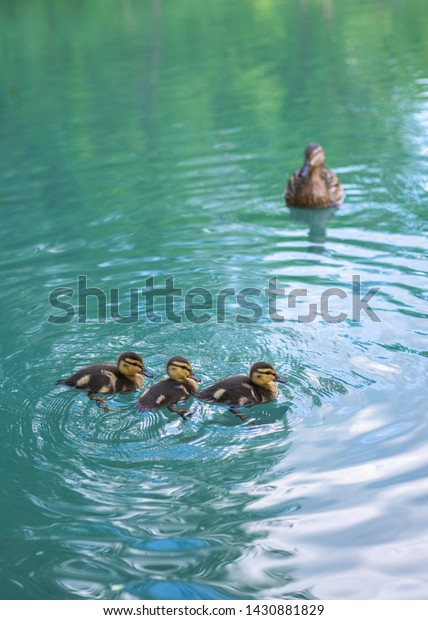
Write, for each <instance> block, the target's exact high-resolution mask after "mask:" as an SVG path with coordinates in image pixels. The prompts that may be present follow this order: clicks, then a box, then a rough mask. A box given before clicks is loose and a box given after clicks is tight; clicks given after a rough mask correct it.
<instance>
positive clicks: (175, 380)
mask: <svg viewBox="0 0 428 620" xmlns="http://www.w3.org/2000/svg"><path fill="white" fill-rule="evenodd" d="M166 372H167V375H168V379H163V380H162V381H159V382H158V383H155V385H152V386H151V387H150V388H149V389H148V390H146V391H145V392H144V394H142V395H141V396H140V398H139V400H138V403H137V409H138V410H139V411H149V410H151V409H156V408H158V407H167V409H169V411H172V412H173V413H178V415H179V416H181V417H182V418H185V417H188V418H190V417H191V415H192V414H188V415H187V416H186V415H185V414H187V413H188V411H187V409H175V408H174V405H176V404H177V403H178V402H180V401H185V400H187V399H188V398H189V396H192V394H196V392H197V391H198V389H199V386H198V383H199V382H200V379H199V377H197V376H196V375H194V374H193V372H192V367H191V365H190V363H189V362H188V360H186V358H184V357H179V356H175V357H171V359H169V360H168V362H167V365H166Z"/></svg>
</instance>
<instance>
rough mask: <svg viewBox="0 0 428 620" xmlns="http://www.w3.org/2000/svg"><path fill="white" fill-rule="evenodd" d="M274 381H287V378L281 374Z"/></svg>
mask: <svg viewBox="0 0 428 620" xmlns="http://www.w3.org/2000/svg"><path fill="white" fill-rule="evenodd" d="M274 381H278V383H287V379H286V378H285V377H281V376H280V375H276V377H275V379H274Z"/></svg>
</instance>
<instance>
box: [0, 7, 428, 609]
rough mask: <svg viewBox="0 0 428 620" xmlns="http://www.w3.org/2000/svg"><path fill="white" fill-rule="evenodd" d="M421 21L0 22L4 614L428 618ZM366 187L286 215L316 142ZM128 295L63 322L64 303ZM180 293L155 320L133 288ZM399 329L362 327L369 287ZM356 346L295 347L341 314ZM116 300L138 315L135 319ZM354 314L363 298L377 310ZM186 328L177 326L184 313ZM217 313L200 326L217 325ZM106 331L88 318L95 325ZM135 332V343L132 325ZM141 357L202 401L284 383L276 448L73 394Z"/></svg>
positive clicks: (70, 12)
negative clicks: (96, 373) (84, 605)
mask: <svg viewBox="0 0 428 620" xmlns="http://www.w3.org/2000/svg"><path fill="white" fill-rule="evenodd" d="M425 16H426V6H425V2H424V1H423V0H408V2H406V3H382V2H380V3H379V2H376V3H375V2H367V1H366V2H360V1H358V2H357V0H349V1H347V2H346V3H342V2H339V1H337V0H325V1H323V2H322V1H313V2H306V1H301V2H293V1H292V0H245V1H244V2H241V3H238V4H236V3H230V2H227V0H216V2H213V3H208V4H207V3H200V2H196V1H192V0H184V1H182V2H180V3H172V2H167V1H165V0H163V1H162V0H153V1H152V2H146V3H140V2H136V1H134V0H126V1H125V0H123V1H121V2H117V0H114V1H113V0H103V1H101V0H93V1H92V2H90V3H58V2H53V1H50V0H37V1H35V2H30V1H27V2H19V3H8V2H0V23H1V24H2V26H1V29H2V42H1V47H0V52H1V56H0V58H1V63H2V84H1V87H0V97H1V99H0V101H1V126H0V148H1V151H2V153H3V157H2V160H1V162H0V175H1V181H2V182H1V190H0V200H1V205H2V213H3V225H2V227H1V230H0V235H1V238H2V244H1V251H0V262H1V266H2V274H3V283H4V284H3V295H2V298H1V300H0V304H1V311H2V322H1V330H2V358H1V364H0V373H1V375H0V376H1V388H2V391H1V397H2V414H1V418H0V420H1V427H2V437H3V442H2V444H3V448H2V450H1V453H0V463H1V468H2V472H3V473H2V481H3V482H2V485H1V496H2V507H3V512H4V514H3V517H2V528H1V549H2V551H1V560H0V562H1V566H2V577H1V597H2V598H43V599H44V598H81V599H85V598H117V599H127V598H143V599H168V598H170V599H180V598H184V599H191V598H196V599H201V598H202V599H210V598H212V599H221V598H246V599H259V598H276V597H278V598H307V599H311V598H338V599H362V598H426V597H427V595H428V583H427V577H426V565H427V556H428V528H427V520H426V512H427V508H428V493H427V482H426V478H427V474H428V457H427V451H426V444H427V441H428V431H427V407H426V377H427V367H428V359H427V356H428V346H427V338H426V336H427V306H426V262H425V257H426V250H427V246H428V243H427V225H426V209H427V200H426V191H427V188H428V138H427V128H428V74H427V66H428V62H427V61H428V43H427V41H428V22H427V20H426V19H425ZM314 140H317V141H319V142H320V143H322V144H323V146H324V148H325V150H326V153H327V159H328V164H329V165H330V166H331V167H332V168H333V169H334V170H336V171H337V173H338V174H339V176H340V179H341V181H342V183H343V185H344V188H345V191H346V201H345V203H344V205H343V206H341V207H340V209H339V210H337V211H335V212H329V213H327V212H326V213H325V214H320V215H319V217H316V218H315V219H313V218H309V217H308V216H305V215H304V214H301V213H296V212H293V211H289V210H288V209H286V208H285V206H284V204H283V198H282V192H283V187H284V185H285V183H286V180H287V176H288V175H289V174H290V173H291V172H292V171H294V170H295V169H296V168H297V167H298V166H300V165H301V161H302V153H303V149H304V147H305V146H306V144H307V143H308V142H310V141H314ZM79 275H81V276H86V277H87V285H88V286H91V287H98V288H99V289H102V290H103V291H104V292H105V294H106V296H107V298H108V303H107V306H106V321H105V322H100V321H99V317H98V318H97V311H96V310H97V304H96V303H95V300H94V299H92V300H91V301H90V302H89V303H88V309H87V318H86V320H85V321H83V320H81V322H79V320H78V317H77V307H76V303H77V292H76V293H75V294H74V297H73V298H72V299H70V298H69V299H68V301H71V303H72V304H73V308H74V311H75V312H76V316H75V317H74V319H73V320H72V321H70V322H69V323H66V324H57V323H52V322H50V321H48V317H49V315H51V314H60V315H61V314H63V313H61V312H59V311H58V310H55V311H54V310H53V309H52V308H51V307H50V306H49V302H48V295H49V293H50V292H51V291H52V290H53V289H55V288H57V287H69V288H71V289H76V286H77V281H78V276H79ZM171 276H173V277H174V284H175V285H176V287H178V288H180V289H182V291H183V293H181V294H180V295H178V298H177V301H176V305H175V306H174V311H175V312H176V314H177V316H178V317H179V319H181V320H180V321H177V322H171V321H166V320H165V312H166V308H165V307H164V303H163V301H162V299H161V298H158V299H157V301H156V303H155V308H154V310H155V311H156V312H157V313H158V314H159V315H160V316H161V317H162V321H161V323H156V322H151V321H149V320H148V318H147V316H146V314H145V309H144V308H145V306H144V304H143V303H142V302H141V300H140V304H139V311H140V316H139V320H138V321H137V322H136V321H129V322H127V321H124V320H122V321H118V320H117V317H116V320H114V316H115V312H116V313H117V312H119V313H120V314H121V315H122V316H126V315H128V314H129V313H130V300H131V291H130V289H131V288H144V287H145V286H146V282H147V279H148V278H153V279H154V280H153V283H154V286H155V287H158V288H162V287H163V286H165V282H166V279H167V278H168V277H171ZM356 276H358V277H359V278H360V282H361V295H363V294H365V293H366V292H367V291H369V289H370V288H371V287H376V288H379V292H378V293H377V294H376V296H375V297H374V298H373V301H372V303H371V305H372V308H373V310H374V311H375V313H376V315H377V316H378V318H379V321H377V322H373V321H371V320H370V318H369V317H368V316H367V315H366V314H365V313H362V315H361V320H357V321H353V320H352V299H353V298H352V293H353V289H352V281H353V280H352V278H353V277H354V278H355V277H356ZM272 278H277V284H278V286H280V287H282V288H284V290H285V292H287V293H288V292H289V291H291V290H292V289H305V290H307V292H308V294H307V297H306V298H304V297H301V298H299V302H298V304H297V308H295V309H292V308H289V307H288V303H287V299H286V298H283V299H280V300H279V301H278V312H279V313H280V314H281V315H283V316H284V317H285V320H284V321H282V322H278V321H273V320H272V319H271V318H270V317H269V314H268V303H267V299H266V297H265V296H264V295H261V296H260V298H254V297H253V298H249V299H252V300H253V301H259V302H260V305H261V307H262V310H263V315H262V317H261V318H260V319H259V320H258V321H257V322H245V321H243V322H237V321H236V318H237V315H238V314H241V315H243V316H247V317H248V316H250V317H251V314H252V313H251V311H248V310H247V311H243V310H242V308H240V307H239V305H238V304H237V301H236V300H235V301H234V300H233V298H229V299H228V300H227V303H226V315H225V317H224V322H218V321H217V320H216V313H215V311H214V310H213V311H211V310H210V311H209V312H208V314H209V320H207V321H206V322H204V323H195V322H191V321H189V320H188V317H186V316H185V315H184V308H183V297H184V295H185V293H186V291H189V290H190V289H192V288H195V287H202V288H204V289H207V290H208V291H210V293H211V294H212V295H213V299H214V301H215V300H216V299H217V295H218V293H219V292H220V291H221V290H223V289H225V288H233V289H235V290H236V291H239V290H242V289H244V288H248V287H252V288H256V289H259V290H260V291H263V290H264V289H266V288H267V287H268V286H269V280H271V279H272ZM332 287H335V288H340V289H341V290H342V291H344V292H345V293H346V294H347V298H346V299H343V300H341V299H340V298H339V297H335V298H332V299H331V302H330V312H331V314H332V315H335V314H338V313H339V312H345V313H346V314H347V318H346V320H343V321H341V322H337V323H335V322H331V321H328V320H325V317H324V318H323V317H322V316H321V315H320V314H318V316H317V318H316V320H314V321H312V322H309V323H307V322H302V321H301V320H300V321H299V319H298V317H299V315H303V314H307V313H308V308H309V303H317V304H319V303H320V298H321V295H322V293H323V291H325V289H327V288H332ZM112 289H116V290H118V296H119V299H118V303H116V302H115V299H114V295H115V293H112V292H111V291H112ZM354 293H355V290H354ZM169 310H171V308H169ZM201 313H202V312H201V311H199V312H197V313H196V314H201ZM80 316H81V317H82V314H80ZM131 318H132V317H131ZM128 349H131V350H136V351H138V352H140V353H141V354H142V355H143V356H144V359H145V361H146V363H147V364H148V365H149V366H150V367H151V368H152V369H153V370H154V372H155V374H156V377H157V378H160V377H162V376H163V373H164V366H165V362H166V360H167V359H168V357H169V356H171V355H174V354H179V355H184V356H186V357H188V358H189V359H190V360H191V362H192V364H193V366H194V368H195V370H196V371H197V372H198V373H199V374H200V375H201V376H202V377H203V380H204V385H208V384H209V382H210V381H214V380H217V379H219V378H221V377H223V376H226V375H228V374H233V373H242V372H245V371H246V370H247V369H248V367H249V364H250V363H251V362H253V361H256V360H259V359H265V360H267V361H270V362H271V363H273V364H274V365H275V367H276V368H277V369H278V370H279V371H280V372H281V373H282V374H285V375H287V376H288V379H289V382H288V384H287V386H285V387H284V388H281V396H280V398H279V399H278V402H275V403H270V404H268V405H265V406H262V407H258V408H255V409H254V410H252V412H251V415H252V417H254V422H253V423H252V425H242V424H241V423H240V422H239V420H236V419H234V418H233V416H232V414H230V413H227V412H226V411H225V410H224V409H221V408H216V407H212V406H208V405H205V404H200V403H198V402H197V401H196V400H191V401H189V406H190V409H191V411H192V412H193V417H192V419H191V420H189V421H187V422H182V421H181V420H180V419H178V417H177V418H175V417H174V416H173V414H170V413H169V412H164V411H157V412H153V413H147V414H140V413H137V412H136V411H135V409H134V404H135V395H121V396H117V397H115V398H113V399H112V400H111V401H110V402H109V404H110V407H111V411H110V412H109V413H104V412H103V411H101V410H98V409H97V407H96V406H95V405H94V404H93V403H90V402H89V401H88V400H87V398H86V397H85V395H84V394H79V393H77V392H72V391H66V390H64V388H62V387H60V386H56V385H55V381H56V379H58V378H59V377H61V376H65V375H66V374H69V373H71V372H72V371H74V370H75V369H77V368H79V367H81V366H84V365H87V364H88V363H91V362H93V361H101V360H104V361H113V360H114V359H115V358H116V357H117V355H118V353H119V352H121V351H123V350H128Z"/></svg>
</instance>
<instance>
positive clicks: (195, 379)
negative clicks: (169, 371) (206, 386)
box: [189, 372, 201, 383]
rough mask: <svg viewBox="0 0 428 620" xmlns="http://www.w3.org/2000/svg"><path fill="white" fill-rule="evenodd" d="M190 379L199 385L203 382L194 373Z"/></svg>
mask: <svg viewBox="0 0 428 620" xmlns="http://www.w3.org/2000/svg"><path fill="white" fill-rule="evenodd" d="M189 377H190V378H191V379H193V381H197V382H198V383H200V382H201V378H200V377H198V375H195V374H194V373H193V372H191V373H190V375H189Z"/></svg>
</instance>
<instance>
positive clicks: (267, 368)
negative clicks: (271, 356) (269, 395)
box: [250, 362, 287, 387]
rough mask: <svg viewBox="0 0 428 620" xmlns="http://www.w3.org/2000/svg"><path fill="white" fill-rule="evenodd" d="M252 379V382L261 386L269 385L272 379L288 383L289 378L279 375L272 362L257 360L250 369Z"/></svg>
mask: <svg viewBox="0 0 428 620" xmlns="http://www.w3.org/2000/svg"><path fill="white" fill-rule="evenodd" d="M250 379H251V382H252V383H255V384H256V385H259V386H260V387H268V386H269V384H270V383H272V381H278V383H287V379H284V377H281V376H280V375H278V373H277V372H276V370H275V368H274V367H273V366H272V364H268V363H267V362H256V363H255V364H253V365H252V366H251V369H250Z"/></svg>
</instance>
